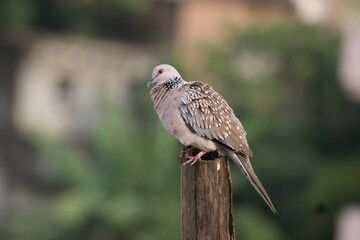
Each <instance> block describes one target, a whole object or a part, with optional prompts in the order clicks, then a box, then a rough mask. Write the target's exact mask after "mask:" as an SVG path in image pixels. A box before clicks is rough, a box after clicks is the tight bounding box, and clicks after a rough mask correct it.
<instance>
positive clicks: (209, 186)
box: [181, 152, 235, 240]
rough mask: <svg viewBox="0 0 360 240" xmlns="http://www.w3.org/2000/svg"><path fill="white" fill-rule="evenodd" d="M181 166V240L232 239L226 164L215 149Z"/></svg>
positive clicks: (229, 190)
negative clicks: (200, 158) (192, 162)
mask: <svg viewBox="0 0 360 240" xmlns="http://www.w3.org/2000/svg"><path fill="white" fill-rule="evenodd" d="M202 158H203V159H209V160H199V161H198V162H197V163H195V164H194V165H193V166H190V165H186V166H182V167H181V203H182V236H181V239H182V240H235V230H234V225H233V218H232V191H231V175H230V169H229V163H228V161H227V160H226V157H224V156H220V155H219V154H218V152H213V153H208V154H206V155H204V157H202Z"/></svg>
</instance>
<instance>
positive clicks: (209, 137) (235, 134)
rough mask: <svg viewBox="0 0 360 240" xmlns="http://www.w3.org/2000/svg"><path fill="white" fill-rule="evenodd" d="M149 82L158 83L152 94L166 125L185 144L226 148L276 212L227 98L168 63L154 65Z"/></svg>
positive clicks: (156, 107)
mask: <svg viewBox="0 0 360 240" xmlns="http://www.w3.org/2000/svg"><path fill="white" fill-rule="evenodd" d="M150 83H156V85H155V86H154V87H153V88H152V89H151V92H150V95H151V98H152V100H153V102H154V108H155V110H156V112H157V113H158V115H159V118H160V120H161V122H162V124H163V126H164V128H165V129H166V130H168V131H169V133H170V134H172V135H174V136H175V137H176V138H177V139H178V140H179V141H180V142H181V143H182V144H183V145H185V146H188V145H191V146H193V147H196V148H198V149H200V150H202V151H204V152H209V151H215V150H223V151H225V152H226V153H227V154H228V155H229V156H230V157H231V159H232V160H233V161H234V162H235V163H236V165H237V166H238V167H239V168H240V169H241V170H242V172H243V173H244V175H245V177H246V178H247V179H248V180H249V182H250V183H251V184H252V185H253V186H254V188H255V189H256V190H257V192H258V193H259V194H260V195H261V197H262V198H263V199H264V200H265V202H266V203H267V204H268V206H269V207H270V209H271V210H272V211H273V212H274V213H277V212H276V209H275V207H274V205H273V204H272V202H271V199H270V198H269V196H268V194H267V193H266V190H265V188H264V187H263V186H262V184H261V182H260V181H259V179H258V178H257V176H256V174H255V172H254V170H253V168H252V166H251V163H250V159H249V157H252V151H251V150H250V148H249V145H248V142H247V140H246V132H245V130H244V128H243V126H242V124H241V123H240V121H239V119H238V118H237V117H236V116H235V114H234V111H233V110H232V109H231V107H230V106H229V105H228V104H227V102H226V101H225V100H224V98H223V97H222V96H221V95H220V94H219V93H217V92H216V91H215V90H213V89H212V88H211V86H209V85H208V84H205V83H202V82H186V81H184V80H183V79H182V78H181V76H180V74H179V73H178V72H177V71H176V69H175V68H173V67H172V66H170V65H166V64H162V65H159V66H157V67H155V68H154V70H153V73H152V80H151V82H150ZM200 156H202V154H200V155H198V158H200ZM196 159H197V158H196ZM195 161H196V160H195Z"/></svg>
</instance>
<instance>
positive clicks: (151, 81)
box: [146, 76, 157, 87]
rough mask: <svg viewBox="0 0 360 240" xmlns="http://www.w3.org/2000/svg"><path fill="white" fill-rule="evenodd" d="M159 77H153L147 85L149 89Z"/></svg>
mask: <svg viewBox="0 0 360 240" xmlns="http://www.w3.org/2000/svg"><path fill="white" fill-rule="evenodd" d="M156 77H157V76H155V77H153V78H152V79H151V80H150V81H149V82H148V83H147V85H146V86H147V87H149V86H150V85H151V84H152V83H153V81H154V79H155V78H156Z"/></svg>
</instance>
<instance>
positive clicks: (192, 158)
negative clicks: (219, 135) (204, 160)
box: [182, 151, 206, 166]
mask: <svg viewBox="0 0 360 240" xmlns="http://www.w3.org/2000/svg"><path fill="white" fill-rule="evenodd" d="M204 154H206V152H205V151H200V152H199V153H198V154H196V155H195V156H191V157H189V156H188V157H187V159H188V160H187V161H186V162H184V163H183V164H182V165H183V166H184V165H187V164H190V165H194V164H195V163H196V162H197V161H198V160H199V159H200V158H201V157H202V156H203V155H204Z"/></svg>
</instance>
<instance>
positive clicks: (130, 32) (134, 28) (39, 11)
mask: <svg viewBox="0 0 360 240" xmlns="http://www.w3.org/2000/svg"><path fill="white" fill-rule="evenodd" d="M149 7H150V1H149V0H32V1H28V0H2V1H0V30H5V31H8V32H20V31H30V30H31V31H34V30H37V31H52V32H54V31H56V32H61V33H65V34H86V35H91V36H94V37H103V38H104V37H105V38H111V39H119V38H121V39H122V40H138V41H141V40H142V41H144V40H148V39H149V37H150V35H149V33H150V31H151V29H152V28H151V26H152V25H151V19H149V17H148V15H147V14H146V13H147V11H146V10H148V9H149Z"/></svg>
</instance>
